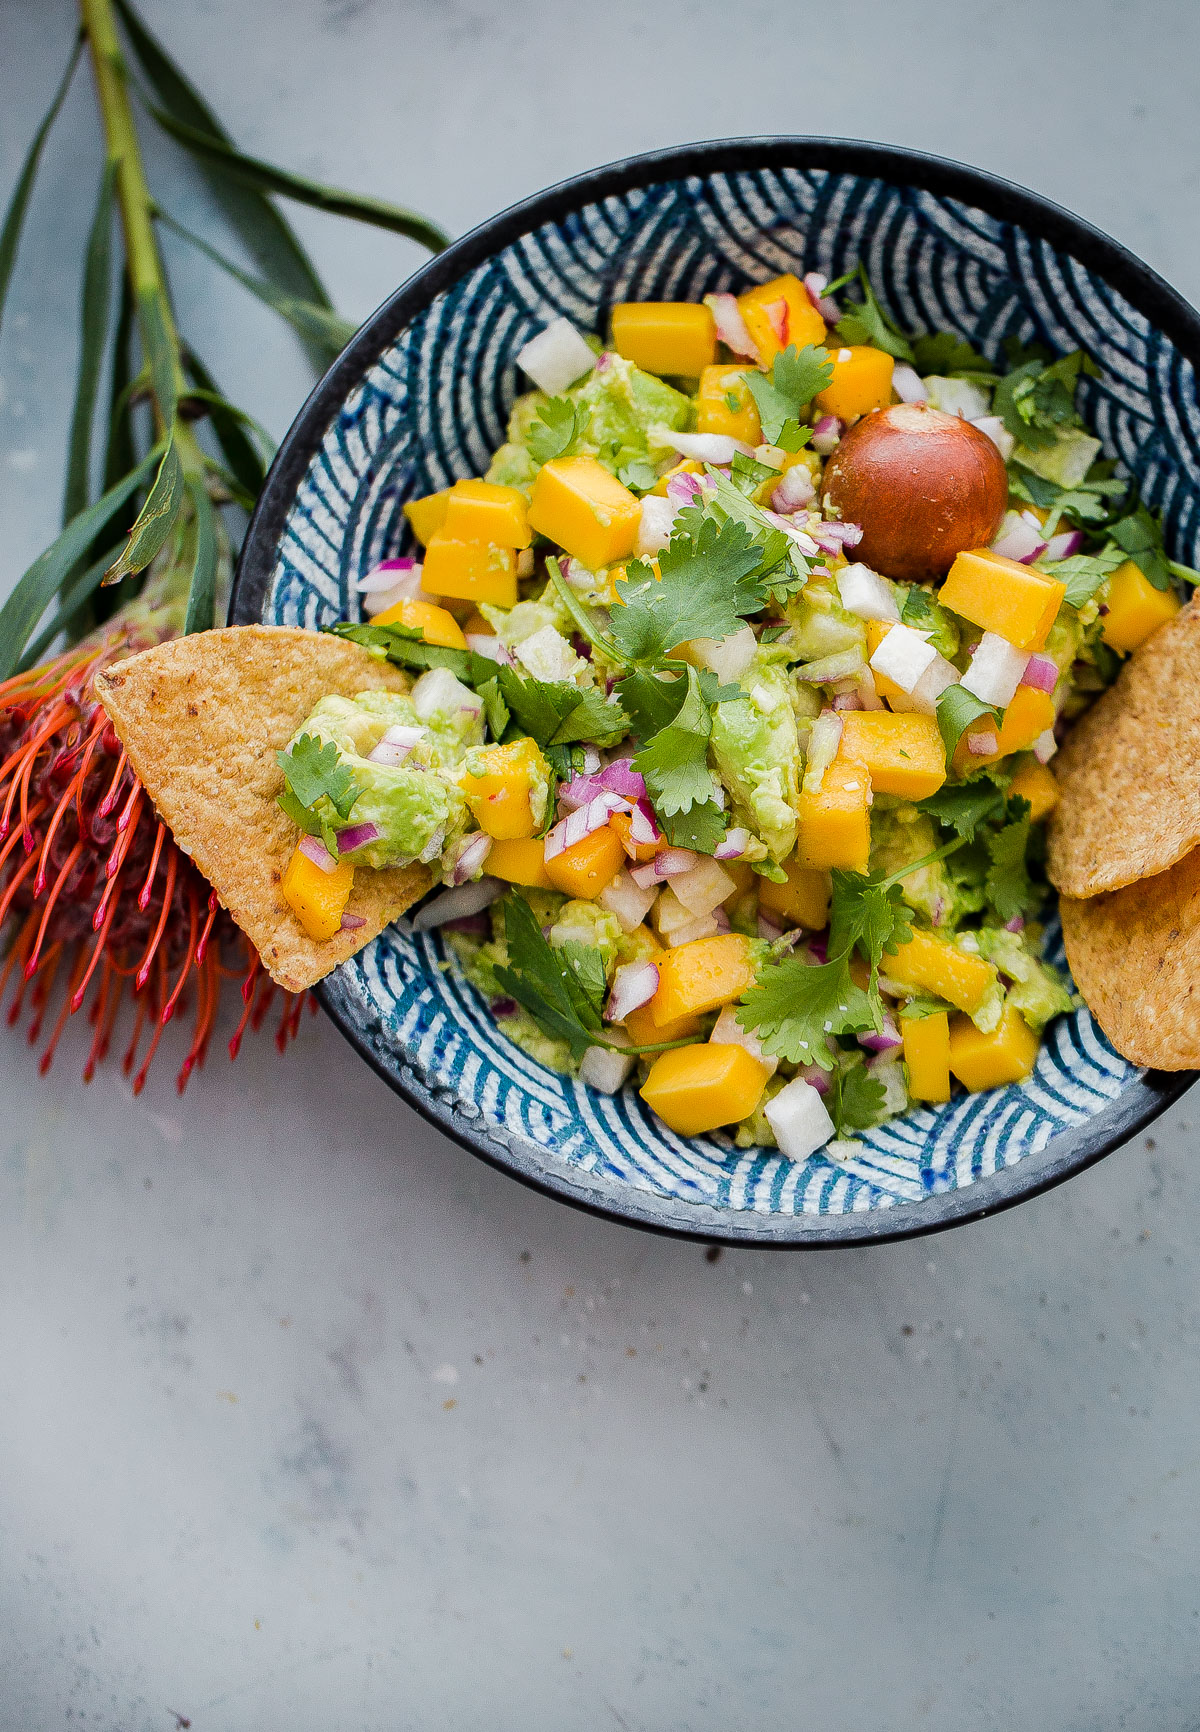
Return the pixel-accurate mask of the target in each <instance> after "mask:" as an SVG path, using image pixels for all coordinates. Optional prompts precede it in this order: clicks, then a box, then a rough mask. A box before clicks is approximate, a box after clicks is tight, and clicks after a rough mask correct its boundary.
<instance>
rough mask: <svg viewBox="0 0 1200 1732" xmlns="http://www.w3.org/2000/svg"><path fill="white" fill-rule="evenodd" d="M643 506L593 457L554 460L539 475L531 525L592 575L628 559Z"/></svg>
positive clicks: (543, 467)
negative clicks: (616, 562) (593, 572)
mask: <svg viewBox="0 0 1200 1732" xmlns="http://www.w3.org/2000/svg"><path fill="white" fill-rule="evenodd" d="M641 513H642V507H641V504H640V502H639V501H638V500H637V499H636V498H635V497H634V495H633V494H632V493H631V492H630V491H629V489H628V487H624V486H622V484H621V483H620V482H619V481H618V480H617V478H616V476H615V475H610V474H609V472H608V470H607V469H605V467H604V466H603V464H601V463H597V461H596V459H595V458H594V457H555V458H553V459H552V460H551V461H550V462H549V463H544V464H543V465H542V467H541V468H540V469H539V470H538V473H537V479H536V481H535V482H534V484H533V500H532V502H531V504H530V507H529V522H530V525H531V527H532V528H534V529H536V530H537V532H538V534H539V535H544V536H546V538H547V539H548V540H549V541H555V542H557V543H558V545H559V547H561V548H564V549H565V550H566V552H567V553H569V554H570V555H571V557H572V558H573V559H578V560H580V561H581V562H582V564H584V565H586V566H587V568H588V570H589V571H599V570H600V568H601V566H604V565H612V564H613V563H614V561H616V560H618V559H628V558H629V555H630V554H631V553H632V552H633V548H634V543H635V542H636V541H637V532H638V522H639V520H640V518H641Z"/></svg>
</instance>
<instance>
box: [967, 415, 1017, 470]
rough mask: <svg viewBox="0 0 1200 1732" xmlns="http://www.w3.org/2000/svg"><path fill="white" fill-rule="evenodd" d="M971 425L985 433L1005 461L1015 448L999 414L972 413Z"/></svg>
mask: <svg viewBox="0 0 1200 1732" xmlns="http://www.w3.org/2000/svg"><path fill="white" fill-rule="evenodd" d="M970 422H971V425H972V427H978V429H979V431H980V432H981V433H986V434H987V436H988V438H989V439H990V440H991V442H992V444H993V445H994V446H995V447H996V449H997V451H998V452H999V453H1000V455H1001V457H1003V459H1004V461H1005V462H1006V463H1007V462H1008V460H1009V458H1010V457H1011V456H1012V454H1013V452H1014V451H1015V450H1016V448H1017V442H1016V440H1015V439H1014V438H1013V436H1012V434H1011V433H1010V432H1009V430H1008V428H1007V427H1006V426H1005V425H1004V422H1003V420H1002V419H1001V418H1000V416H999V415H973V416H971V417H970Z"/></svg>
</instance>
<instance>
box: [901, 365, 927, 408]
mask: <svg viewBox="0 0 1200 1732" xmlns="http://www.w3.org/2000/svg"><path fill="white" fill-rule="evenodd" d="M892 390H893V391H894V392H895V393H896V395H897V397H899V399H900V401H901V402H902V403H928V401H929V392H928V391H927V390H926V389H925V381H924V380H923V379H922V378H921V375H920V374H919V373H918V372H917V370H916V368H915V367H907V366H903V365H901V366H897V367H893V368H892Z"/></svg>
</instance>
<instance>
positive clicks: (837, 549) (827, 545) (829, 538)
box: [812, 523, 863, 554]
mask: <svg viewBox="0 0 1200 1732" xmlns="http://www.w3.org/2000/svg"><path fill="white" fill-rule="evenodd" d="M812 537H813V540H814V541H815V542H816V544H817V546H818V547H819V548H820V549H821V552H822V553H832V554H838V553H841V552H842V550H843V549H844V548H847V547H857V546H858V544H859V542H860V541H861V540H862V538H863V532H862V524H861V523H818V524H817V526H816V528H815V529H814V530H813V532H812Z"/></svg>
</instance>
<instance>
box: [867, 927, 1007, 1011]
mask: <svg viewBox="0 0 1200 1732" xmlns="http://www.w3.org/2000/svg"><path fill="white" fill-rule="evenodd" d="M883 967H884V972H885V974H887V976H888V977H889V979H891V980H896V981H899V982H900V984H901V985H902V986H911V987H913V988H914V990H916V991H918V992H931V993H933V994H934V995H935V996H936V997H938V998H944V999H945V1000H946V1003H947V1004H952V1005H954V1007H955V1009H956V1010H965V1011H966V1013H967V1015H968V1016H970V1015H971V1013H972V1012H973V1011H976V1010H978V1009H979V1006H980V1005H981V1004H982V1003H983V1000H984V998H985V996H986V994H987V993H988V991H989V989H990V988H991V986H992V983H993V981H995V979H996V978H997V977H996V970H995V969H994V968H993V966H992V964H991V963H990V962H985V961H984V959H983V957H982V956H973V955H971V953H970V952H969V951H966V950H960V949H959V948H958V946H957V945H956V944H951V943H950V941H949V939H946V938H937V937H935V935H934V934H933V933H932V932H923V931H922V930H921V928H920V927H916V926H915V927H913V929H912V938H911V939H910V940H909V942H908V943H907V944H902V945H900V947H899V948H898V949H897V951H896V954H895V955H894V956H886V957H885V958H884V963H883Z"/></svg>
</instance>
